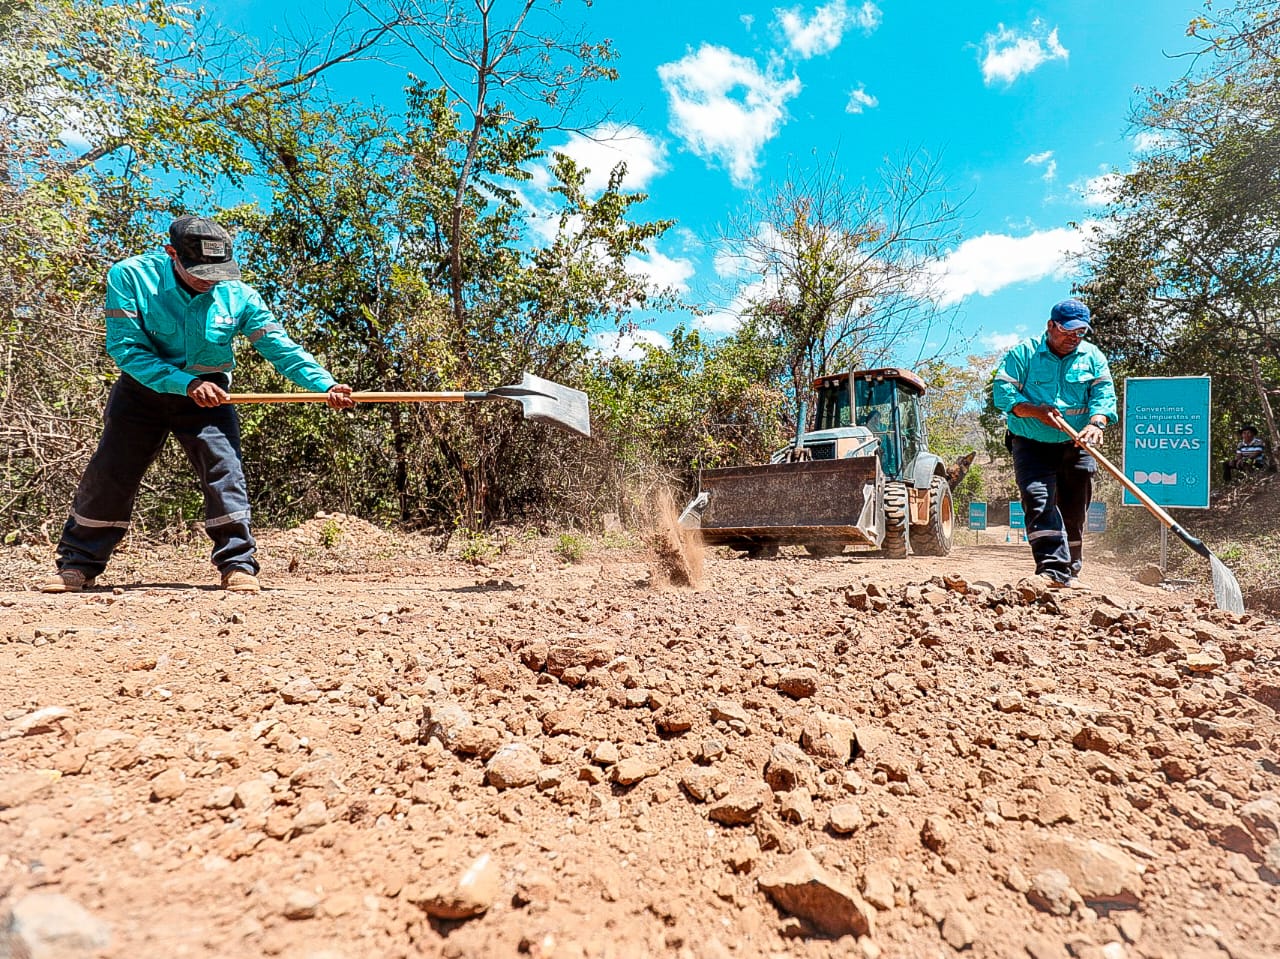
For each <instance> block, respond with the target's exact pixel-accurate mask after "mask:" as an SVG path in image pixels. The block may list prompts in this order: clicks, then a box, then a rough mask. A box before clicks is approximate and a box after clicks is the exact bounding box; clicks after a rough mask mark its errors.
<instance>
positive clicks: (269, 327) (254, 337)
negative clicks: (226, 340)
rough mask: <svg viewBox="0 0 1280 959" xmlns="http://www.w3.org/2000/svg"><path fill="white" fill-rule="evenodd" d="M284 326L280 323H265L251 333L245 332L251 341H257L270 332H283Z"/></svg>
mask: <svg viewBox="0 0 1280 959" xmlns="http://www.w3.org/2000/svg"><path fill="white" fill-rule="evenodd" d="M283 332H284V327H283V326H281V325H280V324H279V323H264V324H263V325H262V326H260V327H258V328H257V329H256V330H254V331H253V332H251V333H247V334H245V335H246V336H247V337H248V338H249V342H250V343H257V342H258V340H260V339H262V338H263V337H264V336H266V335H267V334H268V333H283Z"/></svg>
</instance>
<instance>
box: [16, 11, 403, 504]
mask: <svg viewBox="0 0 1280 959" xmlns="http://www.w3.org/2000/svg"><path fill="white" fill-rule="evenodd" d="M389 31H390V27H389V26H388V25H386V24H381V25H376V26H374V27H373V28H371V29H370V30H369V31H366V32H364V33H362V34H360V35H358V36H356V35H353V34H351V33H349V32H348V31H347V30H346V29H345V28H344V27H341V26H340V27H338V28H335V30H334V31H333V32H332V33H331V34H330V35H329V40H330V42H329V43H327V44H322V45H320V46H317V47H310V46H305V45H304V46H300V47H298V48H296V49H293V50H287V51H273V52H271V53H269V54H267V55H261V56H260V55H258V54H257V52H256V51H253V50H252V49H251V48H249V47H248V46H247V45H246V44H245V43H244V42H243V41H242V40H241V39H240V38H236V37H230V36H228V35H226V34H225V33H219V34H217V35H216V36H213V37H210V36H207V35H206V34H205V32H204V29H203V24H202V22H201V18H200V14H199V12H198V11H197V12H192V11H190V10H189V9H188V8H186V7H182V6H179V5H177V4H171V3H168V2H165V0H135V2H123V3H111V4H104V3H99V2H90V0H8V2H4V3H2V4H0V36H2V37H3V40H0V170H2V175H0V344H2V345H3V352H2V353H0V449H3V451H4V470H5V473H4V479H5V482H4V484H3V488H4V490H5V493H4V494H3V497H2V498H0V513H3V515H5V516H6V517H7V518H10V519H12V520H15V521H16V522H17V523H18V524H19V525H23V526H39V525H41V524H42V523H43V522H44V521H45V518H46V517H47V516H48V515H50V513H56V512H59V511H61V510H62V509H63V508H64V507H65V504H66V503H67V502H68V501H69V499H70V491H71V487H72V485H73V484H74V482H75V480H76V477H77V476H78V473H79V467H80V466H81V465H82V463H83V461H84V459H85V457H86V456H87V455H88V452H89V450H90V449H91V447H92V440H93V435H94V434H95V433H96V432H97V429H98V427H99V424H100V408H101V404H102V399H103V392H104V386H105V385H106V384H107V383H108V382H109V381H110V380H111V379H112V378H113V372H114V371H113V367H112V365H111V364H110V363H109V362H108V361H107V360H106V358H105V356H104V354H103V352H102V348H101V342H102V339H101V337H102V332H101V312H100V311H101V304H102V296H103V278H104V274H105V272H106V269H107V267H108V265H109V264H110V263H111V262H113V261H115V260H118V259H120V258H121V257H123V256H126V255H130V254H133V253H136V252H139V251H140V250H144V249H148V248H153V247H154V246H155V245H156V242H157V239H158V237H157V236H156V232H157V229H156V228H157V227H159V226H160V225H161V224H163V223H164V222H166V221H167V220H168V219H169V218H170V217H171V216H173V215H174V214H176V213H179V212H187V210H188V209H189V206H190V205H195V204H197V203H201V201H202V198H207V197H208V196H210V195H211V193H212V192H213V191H214V190H215V188H216V187H217V186H218V185H219V184H220V183H221V184H222V185H225V184H226V183H227V182H228V181H229V182H230V183H232V184H243V183H244V181H245V179H246V178H247V177H248V176H249V175H250V174H251V172H252V171H253V170H254V167H253V165H252V163H251V162H250V158H249V157H248V156H247V155H246V153H245V150H244V142H243V141H242V140H241V139H240V138H239V137H238V135H237V127H236V124H235V123H234V122H233V121H234V119H235V118H236V117H237V116H239V115H241V114H242V113H244V112H246V111H250V110H252V111H253V112H254V113H255V114H256V115H257V116H259V117H264V118H266V117H270V116H271V111H272V109H273V108H274V106H275V105H278V104H280V103H283V102H287V101H296V100H298V99H300V98H305V97H307V96H309V95H311V94H312V93H313V92H314V91H315V90H316V89H317V86H318V83H319V78H320V77H321V76H322V74H323V73H324V71H325V70H327V69H328V68H329V67H331V66H333V65H334V64H336V63H340V62H343V61H345V60H348V59H351V58H352V57H355V56H359V55H361V54H362V53H363V52H364V51H367V50H369V49H371V48H372V46H373V45H374V44H376V43H378V42H379V41H380V40H381V39H382V38H384V37H387V36H389V35H390V33H389ZM344 41H350V43H349V45H347V44H344ZM206 208H208V206H207V205H206ZM157 487H158V488H160V489H161V490H162V491H163V492H162V496H163V498H165V499H167V500H168V501H169V502H172V501H173V500H174V499H181V498H183V497H186V496H187V493H188V492H189V484H187V483H185V481H181V482H179V481H176V480H175V474H174V473H172V472H170V471H169V470H165V469H162V470H160V471H157V472H154V473H153V474H152V475H151V477H150V485H149V487H148V488H146V489H144V492H143V499H144V500H147V499H148V498H149V497H150V495H151V494H150V490H153V489H156V488H157Z"/></svg>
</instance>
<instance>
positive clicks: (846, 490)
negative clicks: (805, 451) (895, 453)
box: [690, 456, 884, 549]
mask: <svg viewBox="0 0 1280 959" xmlns="http://www.w3.org/2000/svg"><path fill="white" fill-rule="evenodd" d="M881 482H883V481H882V479H881V477H880V474H879V473H878V471H877V469H876V458H875V457H874V456H864V457H857V458H852V459H841V460H816V461H812V462H807V463H779V464H772V465H769V466H736V467H730V468H728V469H716V470H703V472H702V474H701V476H700V477H699V487H700V492H699V497H701V496H703V495H705V497H706V499H705V505H703V506H702V507H701V511H700V516H699V519H700V528H701V530H702V538H703V541H704V542H706V543H708V544H711V545H717V544H719V545H728V546H736V547H737V548H740V549H747V548H750V547H752V546H756V545H763V544H777V545H810V544H842V545H850V544H853V545H865V546H879V545H880V543H881V540H882V539H883V537H884V527H883V518H882V511H881V510H880V508H879V504H880V502H881V501H882V499H883V491H882V490H881V489H879V488H878V484H880V483H881ZM696 503H697V500H696V499H695V504H696ZM695 504H690V506H691V508H692V507H693V506H694V505H695Z"/></svg>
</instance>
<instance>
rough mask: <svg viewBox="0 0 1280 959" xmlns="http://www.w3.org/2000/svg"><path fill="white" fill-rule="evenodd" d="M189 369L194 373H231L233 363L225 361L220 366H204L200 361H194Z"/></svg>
mask: <svg viewBox="0 0 1280 959" xmlns="http://www.w3.org/2000/svg"><path fill="white" fill-rule="evenodd" d="M187 369H188V370H189V371H190V372H192V373H229V372H231V364H230V363H223V364H222V365H220V366H202V365H201V364H199V363H192V364H191V366H189V367H188V368H187Z"/></svg>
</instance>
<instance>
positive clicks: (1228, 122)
mask: <svg viewBox="0 0 1280 959" xmlns="http://www.w3.org/2000/svg"><path fill="white" fill-rule="evenodd" d="M1189 32H1190V33H1191V35H1193V36H1196V37H1198V38H1200V39H1201V40H1203V41H1204V43H1205V47H1204V49H1203V50H1202V53H1201V62H1200V69H1199V70H1198V71H1196V72H1194V73H1192V74H1190V75H1189V76H1187V77H1186V78H1184V79H1183V80H1181V81H1179V82H1178V83H1176V84H1175V85H1174V86H1173V87H1172V88H1170V89H1169V90H1168V91H1164V92H1158V93H1153V94H1151V95H1150V96H1149V98H1148V100H1147V102H1146V103H1145V104H1144V106H1143V108H1142V109H1141V112H1140V113H1139V115H1138V117H1137V122H1138V124H1139V125H1140V126H1141V127H1143V128H1144V129H1145V130H1146V131H1147V132H1149V133H1154V134H1156V135H1157V137H1158V142H1160V143H1161V144H1162V146H1161V147H1160V148H1159V149H1158V150H1156V151H1154V152H1152V153H1150V154H1148V155H1145V156H1143V157H1141V158H1140V159H1139V160H1138V162H1137V164H1136V165H1135V168H1134V170H1133V171H1132V172H1130V173H1128V174H1126V175H1125V176H1124V177H1123V178H1122V180H1121V189H1120V193H1119V196H1118V198H1117V200H1116V201H1115V202H1114V203H1113V204H1112V207H1111V209H1110V211H1109V215H1108V218H1107V220H1106V221H1105V222H1104V224H1103V228H1102V229H1101V230H1100V231H1099V236H1100V240H1099V242H1098V244H1097V248H1096V249H1095V250H1094V251H1093V252H1092V254H1091V256H1090V260H1091V275H1090V277H1089V278H1088V280H1087V281H1086V282H1084V283H1083V284H1081V286H1080V289H1081V291H1082V292H1083V293H1084V294H1085V295H1086V296H1087V297H1088V298H1089V300H1090V302H1091V303H1093V304H1095V306H1096V310H1095V314H1096V320H1097V322H1096V324H1095V329H1097V331H1098V338H1099V345H1101V346H1102V347H1103V348H1104V349H1106V350H1107V351H1108V353H1109V354H1111V355H1112V356H1113V357H1114V358H1115V359H1116V361H1117V371H1118V373H1119V374H1120V375H1124V374H1125V373H1128V374H1130V375H1132V374H1135V373H1145V374H1157V375H1171V374H1177V373H1183V372H1198V373H1209V374H1211V375H1213V376H1214V383H1215V388H1214V393H1215V400H1216V401H1217V404H1218V407H1219V409H1220V410H1225V413H1224V414H1223V415H1222V417H1221V421H1220V424H1219V425H1220V426H1226V427H1232V428H1230V429H1226V430H1220V431H1219V432H1220V433H1222V434H1229V433H1233V432H1234V427H1235V426H1236V425H1238V422H1239V421H1240V420H1241V419H1243V418H1246V417H1247V418H1249V419H1254V418H1255V416H1254V415H1252V414H1253V413H1255V412H1256V413H1257V414H1260V418H1261V419H1262V420H1263V421H1264V422H1265V423H1266V425H1267V429H1268V431H1269V433H1270V438H1271V443H1272V446H1273V448H1274V447H1277V446H1280V432H1277V426H1276V419H1275V416H1274V413H1273V411H1272V408H1271V403H1270V401H1269V398H1268V397H1269V393H1270V391H1271V390H1273V389H1274V388H1275V387H1274V384H1275V383H1276V382H1277V381H1280V226H1278V225H1277V224H1280V174H1277V170H1280V122H1278V121H1280V70H1278V67H1280V16H1277V10H1276V8H1275V7H1274V4H1272V3H1263V2H1259V0H1243V2H1239V3H1237V4H1236V5H1235V6H1233V7H1231V8H1229V9H1228V10H1226V11H1224V13H1223V14H1222V15H1221V17H1220V19H1218V20H1217V21H1215V22H1211V21H1210V20H1208V19H1207V18H1203V17H1202V18H1197V19H1196V20H1195V21H1193V22H1192V24H1191V30H1190V31H1189ZM1233 421H1234V422H1233Z"/></svg>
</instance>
